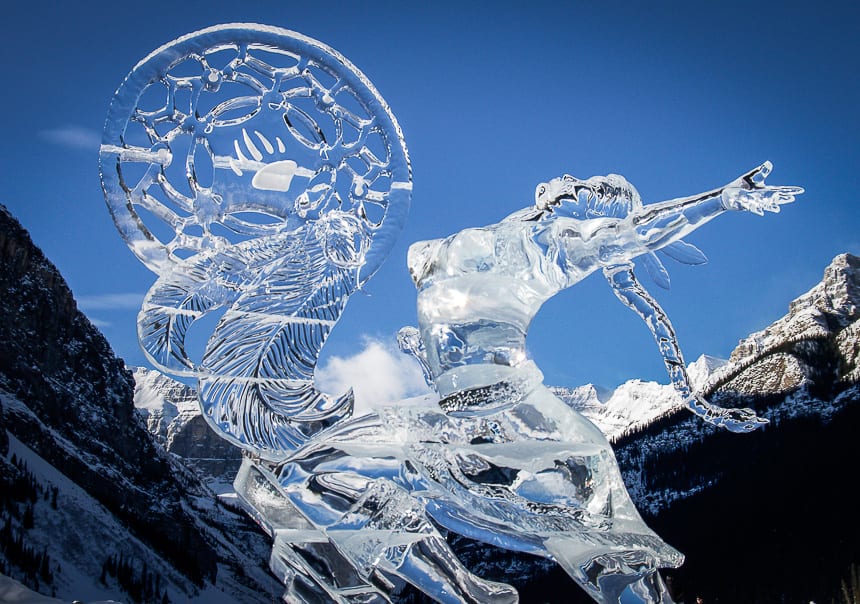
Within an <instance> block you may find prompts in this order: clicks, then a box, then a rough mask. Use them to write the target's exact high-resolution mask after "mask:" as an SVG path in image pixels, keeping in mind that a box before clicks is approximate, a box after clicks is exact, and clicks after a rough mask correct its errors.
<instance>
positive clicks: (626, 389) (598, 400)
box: [551, 355, 728, 441]
mask: <svg viewBox="0 0 860 604" xmlns="http://www.w3.org/2000/svg"><path fill="white" fill-rule="evenodd" d="M727 362H728V361H725V360H723V359H718V358H716V357H711V356H707V355H702V356H701V357H699V358H698V359H697V360H696V361H695V362H693V363H690V365H689V366H688V367H687V372H688V373H689V375H690V381H691V382H692V384H693V387H694V388H696V389H699V388H701V387H702V386H703V385H704V384H705V383H706V382H707V381H708V380H709V379H710V377H711V376H712V375H713V374H714V372H715V371H717V370H719V369H720V368H722V367H723V366H725V365H726V363H727ZM551 390H552V391H553V392H554V393H555V394H556V396H558V397H559V398H561V399H562V400H563V401H565V402H566V403H567V404H568V405H570V406H571V407H573V408H574V409H576V410H577V411H579V412H580V413H582V414H583V415H584V416H585V417H587V418H588V419H590V420H591V421H592V422H593V423H594V424H595V425H596V426H597V427H598V428H600V430H601V431H602V432H603V433H604V434H605V435H606V437H607V438H608V439H609V440H610V441H614V440H616V439H617V438H620V437H621V436H623V435H625V434H630V433H635V432H637V431H639V430H642V429H644V428H646V427H647V426H649V425H650V424H652V423H654V422H655V421H657V420H658V419H659V418H661V417H665V416H667V415H669V414H671V413H673V412H675V411H677V410H679V409H680V408H682V407H683V404H682V403H681V400H680V398H679V397H678V395H677V394H675V389H674V388H673V387H672V386H671V385H668V384H658V383H656V382H643V381H641V380H630V381H627V382H625V383H624V384H621V385H620V386H619V387H618V388H616V389H615V390H604V389H600V388H598V387H596V386H594V385H593V384H586V385H585V386H578V387H576V388H551Z"/></svg>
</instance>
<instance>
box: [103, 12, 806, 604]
mask: <svg viewBox="0 0 860 604" xmlns="http://www.w3.org/2000/svg"><path fill="white" fill-rule="evenodd" d="M770 170H771V166H770V164H769V163H766V164H764V165H762V166H761V167H759V168H757V169H755V170H753V171H751V172H750V173H748V174H746V175H744V176H742V177H740V178H738V179H737V180H735V181H733V182H732V183H730V184H729V185H727V186H725V187H722V188H720V189H717V190H714V191H711V192H708V193H704V194H701V195H697V196H693V197H689V198H683V199H677V200H672V201H666V202H662V203H657V204H651V205H647V206H646V205H643V204H642V202H641V200H640V198H639V194H638V193H637V192H636V190H635V189H634V188H633V186H632V185H631V184H630V183H628V182H627V181H626V180H625V179H624V178H622V177H621V176H617V175H609V176H605V177H594V178H590V179H588V180H579V179H576V178H574V177H571V176H563V177H561V178H557V179H554V180H551V181H550V182H548V183H544V184H542V185H540V186H538V188H537V191H536V195H535V203H534V205H531V206H529V207H528V208H526V209H523V210H521V211H519V212H516V213H514V214H512V215H510V216H508V217H507V218H505V219H504V220H502V221H501V222H499V223H497V224H493V225H490V226H486V227H483V228H475V229H466V230H464V231H461V232H459V233H456V234H454V235H452V236H450V237H448V238H446V239H440V240H434V241H425V242H419V243H416V244H414V245H413V246H411V248H410V250H409V257H408V264H409V269H410V272H411V275H412V277H413V279H414V281H415V284H416V286H417V288H418V325H419V327H418V328H405V329H403V330H401V332H400V334H399V340H400V343H401V347H402V348H403V349H404V350H405V351H408V352H409V353H411V354H413V355H414V356H415V357H416V358H417V359H418V360H419V362H420V363H421V365H422V367H423V369H424V371H425V375H426V376H427V378H428V380H429V381H430V382H431V383H432V384H433V385H434V387H435V388H436V390H437V391H438V393H439V395H440V397H441V399H440V402H439V405H438V407H436V406H434V407H433V408H415V407H410V408H406V407H397V406H394V407H386V408H379V409H377V410H376V411H374V412H373V413H370V414H367V415H363V416H361V417H355V418H353V417H350V416H351V409H352V405H351V402H352V398H351V394H350V393H346V394H345V395H343V396H341V397H339V398H332V397H330V396H328V395H326V394H323V393H321V392H318V391H317V390H316V389H315V388H314V384H313V371H314V366H315V363H316V360H317V357H318V354H319V351H320V349H321V347H322V345H323V343H324V341H325V339H326V336H327V335H328V333H329V332H330V331H331V329H332V327H333V326H334V324H335V323H336V322H337V319H338V317H339V315H340V313H341V312H342V311H343V309H344V305H345V304H346V301H347V298H348V296H349V295H350V294H351V293H353V292H354V291H355V290H356V289H357V288H358V287H360V286H361V284H362V283H364V282H365V281H366V280H367V279H368V278H369V277H370V276H371V275H372V274H373V272H374V271H375V270H376V269H377V268H378V266H379V264H380V262H381V261H382V259H383V258H384V256H385V254H386V253H387V251H388V249H389V247H390V245H391V242H392V241H393V237H394V235H395V234H396V232H397V230H398V229H399V227H400V226H402V224H403V220H404V216H405V212H406V207H407V205H408V203H409V196H410V191H411V181H410V172H409V163H408V159H407V154H406V149H405V146H404V143H403V138H402V136H401V133H400V129H399V127H398V125H397V122H396V121H395V119H394V117H393V115H392V114H391V112H390V110H389V109H388V106H387V105H386V104H385V102H384V101H383V100H382V98H381V97H380V96H379V95H378V93H377V92H376V91H375V90H374V89H373V87H372V85H371V84H370V82H369V81H368V80H367V79H366V78H365V77H364V76H363V75H362V74H361V73H360V72H358V71H357V70H356V69H355V67H353V66H352V65H351V64H350V63H349V62H348V61H347V60H346V59H345V58H344V57H342V56H341V55H339V54H338V53H337V52H335V51H334V50H332V49H330V48H328V47H326V46H324V45H323V44H321V43H319V42H316V41H314V40H311V39H309V38H306V37H304V36H301V35H299V34H296V33H293V32H289V31H285V30H280V29H275V28H271V27H265V26H258V25H225V26H219V27H213V28H210V29H206V30H203V31H200V32H197V33H194V34H190V35H188V36H185V37H183V38H180V39H178V40H176V41H174V42H172V43H170V44H168V45H166V46H164V47H162V48H160V49H159V50H157V51H155V52H154V53H153V54H151V55H150V56H149V57H147V58H146V59H144V60H143V61H142V62H141V63H140V64H139V65H138V66H137V67H135V69H134V70H133V71H132V73H131V74H130V75H129V76H128V78H127V79H126V80H125V82H124V83H123V84H122V86H121V87H120V88H119V90H118V91H117V94H116V96H115V98H114V100H113V103H112V104H111V107H110V112H109V116H108V121H107V125H106V128H105V135H104V139H103V144H102V148H101V174H102V182H103V186H104V190H105V195H106V199H107V202H108V205H109V207H110V209H111V212H112V214H113V216H114V219H115V221H116V223H117V226H118V228H119V230H120V232H121V233H122V235H123V237H124V238H125V239H126V241H127V242H128V244H129V246H130V247H131V249H132V251H133V252H134V253H135V254H136V255H137V256H138V257H139V258H140V259H141V261H143V262H144V263H145V264H146V265H147V266H148V267H149V268H151V269H152V270H153V271H154V272H156V273H157V275H158V280H157V281H156V283H155V284H154V285H153V286H152V288H151V289H150V291H149V293H148V294H147V296H146V299H145V302H144V305H143V308H142V310H141V313H140V317H139V323H138V326H139V336H140V341H141V345H142V347H143V348H144V350H145V351H146V354H147V355H148V357H149V358H150V360H151V361H152V362H153V363H154V364H155V365H156V366H157V367H158V368H160V369H161V370H163V371H166V372H168V373H173V374H175V375H184V376H194V377H196V378H197V380H198V386H199V393H200V403H201V407H202V409H203V412H204V415H205V417H206V418H207V420H208V421H209V422H210V424H211V425H212V426H213V427H214V428H215V429H216V430H217V431H218V432H219V433H220V434H221V435H223V436H224V437H225V438H227V439H229V440H230V441H232V442H233V443H235V444H236V445H238V446H240V447H242V448H243V449H245V451H246V453H247V455H246V456H245V461H244V462H243V465H242V468H241V470H240V472H239V475H238V476H237V478H236V482H235V487H236V490H237V492H238V493H239V495H240V497H241V498H242V500H243V501H244V503H245V504H246V507H247V509H248V511H249V512H250V513H251V514H252V516H254V517H255V518H256V519H257V521H258V522H259V523H260V524H261V526H263V527H264V528H265V529H266V530H267V531H268V533H269V534H270V535H271V536H272V539H273V542H274V543H273V551H272V556H271V560H270V566H271V568H272V570H273V572H275V573H276V574H277V575H278V576H279V577H280V578H281V579H282V580H283V582H284V583H285V585H286V586H287V591H286V594H285V596H284V599H285V600H286V601H288V602H291V603H293V602H329V601H333V602H342V603H347V602H355V603H357V602H392V601H396V600H397V595H398V594H399V593H400V590H401V589H402V587H403V586H404V585H405V584H406V583H409V584H412V585H413V586H415V587H417V588H418V589H419V590H421V591H423V592H424V593H426V594H427V595H429V596H431V597H432V598H434V599H436V600H437V601H440V602H445V603H447V602H452V603H453V602H457V603H460V602H495V603H503V602H515V601H517V593H516V590H515V589H513V588H512V587H510V586H509V585H506V584H502V583H494V582H491V581H486V580H484V579H482V578H480V577H478V576H476V575H474V574H472V573H471V572H470V571H469V570H468V569H466V568H465V567H464V566H463V565H462V563H461V562H460V561H459V560H458V559H457V557H456V556H455V555H454V553H453V552H452V551H451V549H450V548H449V546H448V543H447V541H446V535H447V534H448V533H449V532H453V533H457V534H461V535H465V536H467V537H470V538H472V539H476V540H479V541H483V542H486V543H490V544H493V545H496V546H499V547H502V548H506V549H510V550H515V551H520V552H528V553H532V554H537V555H540V556H545V557H550V558H552V559H554V560H555V561H557V562H558V563H559V564H560V565H561V566H562V567H563V568H564V569H565V570H566V571H567V573H568V574H569V575H570V576H571V578H572V579H573V580H574V581H575V582H576V583H578V584H579V585H580V586H581V587H582V588H583V589H585V591H586V592H587V593H589V594H590V595H591V597H592V598H593V599H594V600H596V601H598V602H620V601H622V599H623V601H625V602H632V601H639V602H669V601H670V597H669V595H668V593H667V592H666V589H665V586H664V585H663V583H662V581H661V579H660V575H659V574H658V572H657V569H658V568H661V567H676V566H678V565H679V564H681V562H682V559H683V557H682V555H681V554H680V553H679V552H677V551H676V550H675V549H673V548H672V547H671V546H669V545H667V544H666V543H664V542H663V541H662V540H661V539H660V538H659V537H658V536H657V535H656V534H654V533H653V532H652V531H651V530H650V529H649V528H648V527H647V526H646V525H645V524H644V523H643V521H642V519H641V518H640V516H639V514H638V513H637V511H636V509H635V507H634V506H633V504H632V502H631V500H630V498H629V496H628V494H627V492H626V490H625V488H624V485H623V483H622V481H621V477H620V474H619V470H618V468H617V465H616V462H615V458H614V455H613V453H612V449H611V448H610V446H609V444H608V442H607V441H606V439H605V437H604V436H603V435H602V434H601V433H600V431H599V430H598V429H597V428H595V427H594V426H593V425H592V424H591V423H590V422H588V421H587V420H585V419H584V418H583V417H581V416H580V415H579V414H577V413H576V412H574V411H573V410H571V409H570V408H569V407H568V406H566V405H565V404H564V403H563V402H562V401H560V400H559V399H558V398H556V397H555V396H554V395H553V394H552V393H551V392H550V391H549V390H548V389H547V388H546V387H545V386H544V385H543V377H542V375H541V373H540V371H539V369H538V368H537V367H536V366H535V364H534V363H533V362H532V361H531V360H529V358H528V356H527V354H526V347H525V340H526V332H527V330H528V326H529V323H530V322H531V320H532V318H533V317H534V315H535V314H536V312H537V311H538V309H539V308H540V306H541V304H542V303H543V302H544V301H546V300H547V299H548V298H550V297H551V296H553V295H554V294H555V293H557V292H559V291H560V290H562V289H564V288H567V287H570V286H571V285H574V284H575V283H577V282H579V281H580V280H581V279H583V278H584V277H586V276H587V275H589V274H590V273H592V272H595V271H597V270H601V271H602V272H603V274H604V276H605V277H606V279H607V281H608V282H609V284H610V286H611V287H612V290H613V291H614V292H615V294H616V295H617V296H618V298H619V299H620V300H621V301H622V302H623V303H624V304H626V305H627V306H629V307H630V308H631V309H633V310H634V311H635V312H636V313H637V314H638V315H639V316H641V317H642V319H643V320H644V321H645V323H646V325H647V326H648V327H649V329H650V330H651V332H652V333H653V335H654V337H655V339H656V341H657V343H658V347H659V351H660V354H661V355H662V357H663V359H664V361H665V364H666V367H667V370H668V373H669V376H670V379H671V381H672V383H673V384H674V386H675V388H676V389H677V391H678V393H679V394H680V396H681V397H682V398H683V399H684V401H685V403H686V404H687V406H688V407H689V408H690V410H691V411H693V412H694V413H695V414H697V415H699V416H700V417H702V418H703V419H704V420H705V421H707V422H710V423H712V424H714V425H717V426H721V427H724V428H727V429H729V430H733V431H741V432H742V431H749V430H753V429H755V428H756V427H758V426H759V425H761V423H762V420H760V419H758V418H757V417H756V416H755V415H754V414H753V412H752V411H750V410H738V409H723V408H720V407H717V406H714V405H711V404H709V403H708V402H707V401H705V400H703V399H702V398H701V397H699V396H697V395H696V394H695V393H693V391H692V389H691V388H690V385H689V380H688V378H687V375H686V373H685V369H684V362H683V358H682V356H681V351H680V348H679V346H678V343H677V340H676V338H675V334H674V332H673V330H672V327H671V324H670V322H669V320H668V318H667V317H666V315H665V313H664V312H663V311H662V309H661V308H660V307H659V305H658V304H657V303H656V302H655V301H654V299H653V298H652V297H651V296H650V295H649V294H648V292H647V291H646V290H645V289H644V288H643V287H642V285H641V284H640V283H639V282H638V280H637V278H636V276H635V275H634V272H633V263H632V262H633V260H634V259H641V260H642V263H643V264H644V265H645V267H646V268H647V269H648V272H649V273H650V274H651V275H652V276H653V277H654V278H655V280H656V281H657V283H658V284H662V285H665V284H666V282H667V274H666V271H665V269H664V268H663V267H662V264H660V261H659V260H658V259H657V257H656V256H655V253H656V252H661V253H664V254H666V255H668V256H670V257H672V258H674V259H676V260H680V261H681V262H686V263H690V264H697V263H701V262H703V261H704V256H703V255H702V253H701V252H700V251H699V250H697V249H696V248H695V247H693V246H691V245H689V244H686V243H684V242H683V241H682V238H683V237H684V236H686V235H687V234H689V233H690V232H691V231H693V230H694V229H696V228H698V227H700V226H702V225H703V224H705V223H706V222H707V221H709V220H710V219H712V218H714V217H716V216H717V215H719V214H722V213H724V212H726V211H730V210H747V211H751V212H754V213H757V214H762V213H763V212H765V211H778V210H779V208H780V205H781V204H784V203H788V202H790V201H793V199H794V197H795V195H797V194H799V193H800V192H801V189H799V188H797V187H771V186H768V185H766V184H765V182H764V180H765V177H766V176H767V174H768V173H769V172H770ZM214 311H221V312H223V315H222V316H221V318H220V320H219V321H218V324H217V326H216V327H215V328H214V332H213V333H212V335H211V337H210V338H209V340H208V344H207V346H206V350H205V352H204V353H203V355H202V359H200V360H197V359H192V358H190V355H189V354H188V352H187V350H186V337H187V334H188V330H189V327H190V326H191V325H192V324H193V323H194V322H195V321H197V320H198V319H200V318H201V317H203V316H205V315H207V314H210V313H212V312H214Z"/></svg>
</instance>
